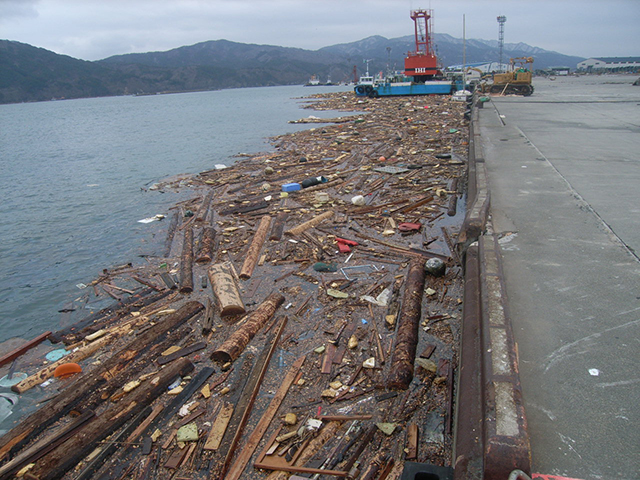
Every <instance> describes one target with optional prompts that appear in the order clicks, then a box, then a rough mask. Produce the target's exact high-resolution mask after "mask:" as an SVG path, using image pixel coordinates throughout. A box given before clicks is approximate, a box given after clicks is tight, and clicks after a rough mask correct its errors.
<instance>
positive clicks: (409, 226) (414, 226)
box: [398, 222, 422, 232]
mask: <svg viewBox="0 0 640 480" xmlns="http://www.w3.org/2000/svg"><path fill="white" fill-rule="evenodd" d="M421 228H422V224H420V223H408V222H405V223H399V224H398V230H400V231H401V232H418V231H420V229H421Z"/></svg>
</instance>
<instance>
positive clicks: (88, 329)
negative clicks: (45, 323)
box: [63, 290, 171, 345]
mask: <svg viewBox="0 0 640 480" xmlns="http://www.w3.org/2000/svg"><path fill="white" fill-rule="evenodd" d="M169 295H171V292H170V291H169V290H162V291H159V292H157V293H154V292H152V293H151V294H150V295H147V296H146V297H144V298H141V299H140V300H138V301H136V302H135V303H133V304H131V305H130V306H128V307H127V308H126V309H124V310H122V311H121V312H118V314H117V315H114V316H112V317H107V318H105V319H104V320H103V321H100V322H94V323H93V324H91V325H87V326H85V327H84V328H81V329H78V330H76V331H75V332H73V333H70V334H69V335H66V336H65V337H64V338H63V342H64V343H65V345H70V344H73V343H77V342H79V341H81V340H83V339H86V337H87V336H88V335H91V334H92V333H95V332H97V331H98V330H102V329H105V328H107V327H109V325H112V324H116V325H117V324H118V323H120V320H122V318H124V317H125V316H126V315H128V314H130V313H131V312H133V311H141V310H142V309H143V308H145V307H150V306H151V305H153V304H155V303H158V302H166V301H167V300H168V299H167V297H168V296H169ZM109 328H110V327H109Z"/></svg>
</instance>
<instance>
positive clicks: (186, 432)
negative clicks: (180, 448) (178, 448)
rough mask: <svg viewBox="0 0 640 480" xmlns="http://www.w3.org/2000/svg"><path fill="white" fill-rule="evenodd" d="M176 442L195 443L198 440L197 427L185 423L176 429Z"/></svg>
mask: <svg viewBox="0 0 640 480" xmlns="http://www.w3.org/2000/svg"><path fill="white" fill-rule="evenodd" d="M176 440H177V441H178V442H196V441H197V440H198V426H197V425H196V424H195V423H187V424H186V425H184V426H182V427H180V428H179V429H178V433H177V434H176Z"/></svg>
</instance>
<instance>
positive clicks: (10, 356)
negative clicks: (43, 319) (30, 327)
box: [0, 332, 51, 367]
mask: <svg viewBox="0 0 640 480" xmlns="http://www.w3.org/2000/svg"><path fill="white" fill-rule="evenodd" d="M49 335H51V332H44V333H42V334H40V335H38V336H37V337H36V338H34V339H32V340H29V341H28V342H26V343H24V344H23V345H20V346H19V347H18V348H15V349H13V350H12V351H10V352H9V353H7V354H6V355H3V356H2V357H0V367H2V366H3V365H6V364H7V363H9V362H10V361H12V360H15V359H16V358H18V357H19V356H21V355H22V354H24V352H26V351H28V350H30V349H32V348H33V347H35V346H37V345H39V344H40V343H42V342H44V341H45V340H46V339H47V337H48V336H49Z"/></svg>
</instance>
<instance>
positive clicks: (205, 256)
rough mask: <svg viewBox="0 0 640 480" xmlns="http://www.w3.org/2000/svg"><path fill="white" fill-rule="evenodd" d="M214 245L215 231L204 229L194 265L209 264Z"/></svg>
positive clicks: (209, 228) (208, 228)
mask: <svg viewBox="0 0 640 480" xmlns="http://www.w3.org/2000/svg"><path fill="white" fill-rule="evenodd" d="M215 245H216V230H215V228H213V227H204V228H203V229H202V237H201V238H200V246H199V248H198V254H197V255H196V263H209V262H210V261H211V259H212V258H213V249H214V248H215Z"/></svg>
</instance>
